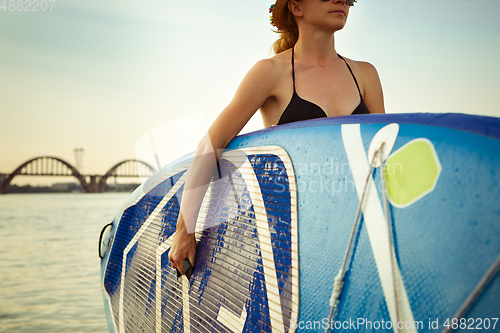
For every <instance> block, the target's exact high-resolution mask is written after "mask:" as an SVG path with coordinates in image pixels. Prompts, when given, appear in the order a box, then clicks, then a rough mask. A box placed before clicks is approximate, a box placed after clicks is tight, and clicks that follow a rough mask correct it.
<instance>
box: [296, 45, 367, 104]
mask: <svg viewBox="0 0 500 333" xmlns="http://www.w3.org/2000/svg"><path fill="white" fill-rule="evenodd" d="M337 55H338V56H339V58H340V59H342V60H344V62H345V64H346V65H347V68H349V72H351V75H352V78H353V79H354V83H356V87H357V88H358V93H359V97H361V99H363V96H362V95H361V90H359V85H358V80H356V77H355V76H354V73H353V72H352V70H351V66H349V64H348V63H347V61H346V60H345V59H344V58H342V56H341V55H340V54H338V53H337ZM294 87H295V86H294Z"/></svg>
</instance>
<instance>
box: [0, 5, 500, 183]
mask: <svg viewBox="0 0 500 333" xmlns="http://www.w3.org/2000/svg"><path fill="white" fill-rule="evenodd" d="M318 1H319V0H318ZM0 2H2V0H0ZM8 2H9V1H7V2H6V5H3V7H0V173H10V172H12V171H13V170H14V169H15V168H16V167H17V166H19V165H20V164H22V163H23V162H25V161H27V160H29V159H31V158H33V157H36V156H56V157H60V158H62V159H64V160H66V161H68V162H69V163H72V164H74V163H75V156H74V149H75V148H83V149H84V155H83V164H82V171H83V173H92V174H104V173H105V172H106V171H107V170H108V169H109V168H111V166H113V165H114V164H116V163H117V162H119V161H122V160H125V159H130V158H135V157H136V156H140V155H141V149H139V153H137V152H136V147H139V148H140V147H141V144H143V143H144V140H145V138H148V137H149V135H153V136H154V137H155V140H157V141H156V142H158V143H159V142H161V144H157V146H156V150H157V151H160V152H161V154H162V155H163V156H167V155H169V156H174V155H175V156H177V155H178V154H181V155H183V154H186V153H188V152H191V151H193V150H194V149H195V148H196V142H197V140H199V138H200V137H201V135H203V133H204V131H206V129H207V128H208V126H209V125H210V123H211V122H212V121H213V120H214V119H215V117H216V116H217V115H218V114H219V113H220V112H221V111H222V109H223V108H224V107H225V106H226V105H227V104H228V103H229V102H230V100H231V98H232V96H233V94H234V92H235V91H236V88H237V87H238V84H239V83H240V81H241V79H242V78H243V76H244V75H245V73H246V72H247V71H248V70H249V69H250V68H251V67H252V66H253V64H255V63H256V62H257V61H258V60H260V59H263V58H268V57H270V56H272V55H271V51H270V50H271V45H272V43H273V41H274V40H275V39H276V38H277V34H276V33H274V32H273V30H272V27H271V26H270V25H269V13H268V8H269V6H270V5H271V4H272V1H263V0H252V1H229V0H213V1H199V0H192V1H171V0H141V1H129V0H64V1H63V0H55V1H47V2H46V1H45V0H44V1H43V2H42V3H41V7H40V10H39V11H38V12H33V11H31V12H28V11H25V8H24V7H23V8H20V7H18V6H17V3H18V2H17V1H16V7H15V10H11V9H13V8H14V7H9V4H8ZM19 3H20V2H19ZM27 3H28V1H27V0H26V1H25V5H26V4H27ZM4 4H5V2H4ZM45 5H47V6H45ZM43 8H46V9H45V11H43ZM21 9H22V10H21ZM30 9H32V8H30ZM498 13H500V1H498V0H484V1H477V0H476V1H473V0H443V1H431V0H421V1H414V0H398V1H387V0H358V3H357V4H355V6H354V7H353V8H351V11H350V14H349V18H348V22H347V25H346V27H345V28H344V29H343V30H342V31H339V32H337V33H336V37H335V38H336V40H335V42H336V50H337V52H338V53H339V54H341V55H343V56H345V57H348V58H351V59H354V60H363V61H368V62H370V63H372V64H373V65H374V66H375V67H376V68H377V70H378V73H379V76H380V79H381V82H382V86H383V89H384V99H385V107H386V112H387V113H408V112H432V113H447V112H454V113H455V112H457V113H467V114H476V115H487V116H496V117H500V107H499V106H498V102H497V101H496V97H497V96H498V94H499V93H500V66H499V65H498V60H499V59H500V21H499V20H498ZM261 128H263V125H262V121H261V120H260V115H259V113H258V112H257V113H256V114H255V116H254V117H253V118H252V119H251V120H250V121H249V123H248V124H247V126H246V127H245V128H244V129H243V131H242V133H243V132H250V131H253V130H258V129H261ZM167 132H168V133H170V135H164V136H161V135H157V134H158V133H164V134H165V133H167ZM155 133H156V134H155ZM173 134H175V135H173ZM155 135H156V136H155ZM137 154H138V155H137ZM176 154H177V155H176ZM163 163H165V161H162V164H163ZM48 178H49V177H47V178H45V179H44V180H43V181H42V182H45V183H50V182H52V181H53V180H50V179H48ZM30 182H31V183H32V182H33V180H32V179H31V178H29V177H16V178H15V181H14V183H15V184H20V185H22V184H25V183H30Z"/></svg>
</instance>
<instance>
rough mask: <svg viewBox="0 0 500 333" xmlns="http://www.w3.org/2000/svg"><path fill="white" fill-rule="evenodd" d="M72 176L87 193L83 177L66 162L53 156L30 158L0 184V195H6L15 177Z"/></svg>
mask: <svg viewBox="0 0 500 333" xmlns="http://www.w3.org/2000/svg"><path fill="white" fill-rule="evenodd" d="M20 175H21V176H22V175H26V176H74V177H75V178H76V179H78V181H79V182H80V184H81V185H82V187H83V189H84V190H85V192H88V191H89V189H88V185H87V182H86V181H85V177H84V176H82V174H80V172H78V170H77V169H76V168H75V167H74V166H72V165H71V164H69V163H68V162H66V161H64V160H62V159H60V158H58V157H54V156H39V157H35V158H32V159H31V160H29V161H26V162H24V163H23V164H21V165H20V166H18V167H17V168H16V169H15V170H14V171H13V172H11V173H10V175H9V176H8V177H7V178H6V179H5V180H4V181H3V182H2V183H1V184H0V194H5V193H7V190H8V189H9V186H10V183H11V182H12V180H13V179H14V177H16V176H20Z"/></svg>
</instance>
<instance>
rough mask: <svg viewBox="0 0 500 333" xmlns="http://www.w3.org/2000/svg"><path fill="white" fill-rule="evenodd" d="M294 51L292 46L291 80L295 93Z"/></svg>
mask: <svg viewBox="0 0 500 333" xmlns="http://www.w3.org/2000/svg"><path fill="white" fill-rule="evenodd" d="M294 51H295V47H292V80H293V92H294V93H296V91H295V63H294V59H293V58H294V56H293V55H294Z"/></svg>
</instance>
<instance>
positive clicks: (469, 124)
mask: <svg viewBox="0 0 500 333" xmlns="http://www.w3.org/2000/svg"><path fill="white" fill-rule="evenodd" d="M381 143H384V145H385V146H384V145H381ZM379 146H382V147H383V148H382V149H380V150H377V149H376V150H375V151H377V152H378V153H375V151H374V150H373V147H375V148H378V147H379ZM384 149H385V150H384ZM499 152H500V119H498V118H492V117H480V116H471V115H463V114H390V115H389V114H383V115H360V116H347V117H335V118H321V119H314V120H307V121H302V122H295V123H290V124H286V125H281V126H276V127H272V128H267V129H264V130H260V131H256V132H253V133H249V134H244V135H240V136H238V137H236V138H234V139H233V140H232V141H231V142H230V143H229V145H228V146H227V147H226V150H225V151H224V153H223V154H222V155H221V157H220V168H221V171H222V174H223V177H222V178H221V179H220V180H217V181H214V182H212V183H211V184H210V186H209V188H208V190H207V193H206V195H205V198H204V201H203V204H202V207H201V209H200V214H199V216H198V222H197V232H196V238H197V241H198V245H197V257H196V264H195V270H194V274H193V275H192V276H191V278H190V280H188V279H187V278H186V277H185V276H182V277H178V276H177V274H176V271H175V270H174V269H172V267H171V265H170V262H169V260H168V253H169V250H170V246H171V242H172V236H173V233H174V232H175V224H176V221H177V216H178V213H179V207H180V200H181V199H182V193H183V188H184V187H183V186H184V182H185V175H186V170H187V168H188V167H189V163H190V161H191V159H192V156H193V155H192V154H190V155H188V156H186V157H184V158H182V159H180V160H178V161H176V162H174V163H172V164H170V165H168V166H166V167H164V168H163V169H162V170H160V171H159V172H158V173H157V174H155V175H153V176H152V177H151V178H150V179H148V180H147V181H146V182H145V183H144V184H142V185H141V186H140V187H139V188H137V189H136V191H135V192H134V193H133V194H132V195H131V196H130V198H129V199H128V200H127V202H125V203H124V205H123V206H122V207H121V209H120V210H119V212H118V213H117V215H116V216H115V218H114V220H113V221H112V223H111V224H109V225H108V226H107V227H106V228H105V229H103V234H101V240H100V256H101V257H102V258H101V283H102V291H103V295H104V308H105V312H106V317H107V321H108V326H109V330H110V332H115V333H124V332H155V333H159V332H295V331H299V332H302V331H325V329H328V330H329V331H330V332H334V331H335V332H381V331H385V332H443V331H445V330H448V331H453V330H455V331H462V332H465V331H468V330H470V329H471V328H474V329H475V330H477V329H481V331H492V332H493V331H494V332H498V331H499V329H500V323H498V318H500V297H499V295H500V274H499V273H498V266H499V265H500V264H499V262H500V259H499V258H500V186H499V181H500V154H499ZM377 154H378V155H377ZM377 156H378V159H379V160H378V161H377V160H376V158H377ZM372 167H373V168H372ZM360 203H361V204H360ZM358 211H359V218H356V217H357V215H358V214H357V213H358ZM356 223H357V224H356ZM356 225H357V227H356ZM346 253H349V255H348V256H347V255H346ZM347 259H348V260H347ZM342 267H344V274H343V275H342V277H343V279H342V282H343V283H341V284H340V285H337V287H336V288H337V289H336V290H337V291H338V292H337V296H336V297H337V298H336V299H337V300H332V294H335V292H334V282H335V277H336V276H339V270H340V269H341V268H342ZM339 288H340V289H339ZM339 290H340V291H339ZM332 305H333V306H334V311H332ZM331 312H332V313H333V315H330V313H331ZM454 318H455V319H454Z"/></svg>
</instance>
